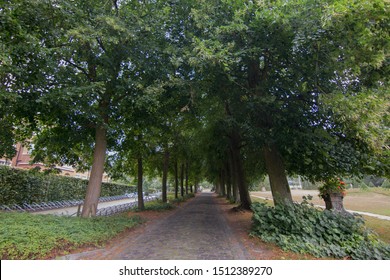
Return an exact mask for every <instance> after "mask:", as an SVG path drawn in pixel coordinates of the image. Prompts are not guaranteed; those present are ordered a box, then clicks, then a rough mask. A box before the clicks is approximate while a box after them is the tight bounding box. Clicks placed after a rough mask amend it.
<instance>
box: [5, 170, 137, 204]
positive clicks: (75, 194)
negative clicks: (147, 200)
mask: <svg viewBox="0 0 390 280" xmlns="http://www.w3.org/2000/svg"><path fill="white" fill-rule="evenodd" d="M87 185H88V181H87V180H82V179H78V178H72V177H65V176H59V175H54V174H43V173H40V172H36V171H35V172H32V171H28V170H20V169H14V168H9V167H5V166H0V204H3V205H12V204H23V203H34V202H35V203H41V202H48V201H61V200H71V199H84V197H85V193H86V189H87ZM135 191H136V187H135V186H128V185H119V184H113V183H105V182H104V183H103V184H102V191H101V196H115V195H122V194H124V193H126V192H135Z"/></svg>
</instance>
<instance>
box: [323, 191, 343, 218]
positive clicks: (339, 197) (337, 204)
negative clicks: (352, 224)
mask: <svg viewBox="0 0 390 280" xmlns="http://www.w3.org/2000/svg"><path fill="white" fill-rule="evenodd" d="M322 198H323V199H324V201H325V207H326V210H333V211H335V212H339V213H342V214H348V212H347V211H346V210H345V209H344V201H343V199H344V196H343V194H341V193H331V194H325V195H322Z"/></svg>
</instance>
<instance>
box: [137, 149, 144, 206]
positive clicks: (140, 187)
mask: <svg viewBox="0 0 390 280" xmlns="http://www.w3.org/2000/svg"><path fill="white" fill-rule="evenodd" d="M137 161H138V174H137V175H138V176H137V177H138V182H137V192H138V209H139V210H144V209H145V204H144V195H143V173H144V170H143V164H142V157H141V156H139V157H138V159H137Z"/></svg>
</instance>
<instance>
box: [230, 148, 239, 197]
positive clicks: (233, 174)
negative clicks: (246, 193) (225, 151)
mask: <svg viewBox="0 0 390 280" xmlns="http://www.w3.org/2000/svg"><path fill="white" fill-rule="evenodd" d="M229 152H230V154H229V165H230V170H231V177H232V196H233V201H234V202H235V203H240V194H239V192H238V183H237V182H238V179H237V175H236V173H237V168H236V166H235V163H234V161H233V152H232V150H231V149H230V151H229Z"/></svg>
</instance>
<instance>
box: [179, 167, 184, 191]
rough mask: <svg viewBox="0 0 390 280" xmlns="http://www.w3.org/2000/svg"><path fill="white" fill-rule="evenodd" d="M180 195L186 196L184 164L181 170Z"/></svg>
mask: <svg viewBox="0 0 390 280" xmlns="http://www.w3.org/2000/svg"><path fill="white" fill-rule="evenodd" d="M180 195H181V197H183V196H184V163H182V164H181V169H180Z"/></svg>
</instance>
